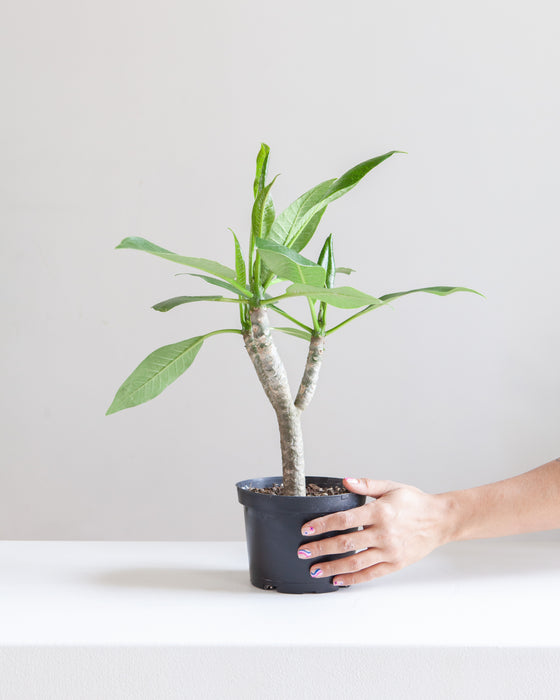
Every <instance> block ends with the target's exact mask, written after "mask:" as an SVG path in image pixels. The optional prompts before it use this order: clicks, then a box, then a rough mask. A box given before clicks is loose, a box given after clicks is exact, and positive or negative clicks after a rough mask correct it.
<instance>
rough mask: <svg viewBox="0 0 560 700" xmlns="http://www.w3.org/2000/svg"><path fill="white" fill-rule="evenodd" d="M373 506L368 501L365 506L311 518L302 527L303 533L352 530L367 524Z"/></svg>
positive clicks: (307, 534)
mask: <svg viewBox="0 0 560 700" xmlns="http://www.w3.org/2000/svg"><path fill="white" fill-rule="evenodd" d="M371 506H372V504H371V503H366V504H365V506H358V508H351V509H350V510H342V511H339V512H337V513H332V514H331V515H324V516H323V517H322V518H316V519H315V520H310V521H309V522H308V523H305V525H304V526H303V527H302V528H301V534H302V535H305V536H310V535H321V534H323V533H324V532H334V531H335V530H350V528H353V527H361V526H362V525H367V524H369V521H370V519H371Z"/></svg>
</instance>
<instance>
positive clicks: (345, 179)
mask: <svg viewBox="0 0 560 700" xmlns="http://www.w3.org/2000/svg"><path fill="white" fill-rule="evenodd" d="M395 153H402V151H389V152H388V153H384V154H383V155H381V156H376V157H375V158H370V159H369V160H365V161H364V162H363V163H359V164H358V165H355V166H354V167H353V168H350V170H347V171H346V172H345V173H344V174H343V175H341V176H340V177H339V178H338V179H337V180H335V181H334V182H333V183H332V184H331V185H330V187H329V188H328V189H327V190H326V191H325V192H324V193H323V195H322V197H320V198H319V200H318V201H317V202H316V203H315V204H314V205H313V206H311V207H309V208H307V209H306V210H305V211H304V212H299V213H298V215H297V216H296V218H295V220H294V222H293V224H292V226H291V230H290V234H289V236H288V238H287V240H285V241H283V243H284V244H285V245H287V246H288V247H289V248H295V249H296V250H298V249H299V250H301V248H300V247H299V242H298V239H299V237H300V236H301V235H303V233H304V231H305V230H306V227H307V225H308V224H309V222H310V221H311V220H312V219H313V217H314V216H315V215H316V214H317V213H318V212H319V211H321V210H324V208H325V207H326V206H327V205H328V204H330V203H331V202H333V201H334V200H335V199H338V198H339V197H342V196H343V195H345V194H346V193H347V192H349V191H350V190H351V189H352V188H353V187H355V186H356V185H357V184H358V182H360V180H362V178H364V177H365V176H366V175H367V174H368V173H369V172H370V171H371V170H373V169H374V168H376V167H377V166H378V165H380V164H381V163H383V161H385V160H387V158H390V157H391V156H392V155H394V154H395ZM322 184H325V183H322ZM318 187H321V185H318Z"/></svg>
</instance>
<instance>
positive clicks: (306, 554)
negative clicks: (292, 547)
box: [297, 549, 311, 559]
mask: <svg viewBox="0 0 560 700" xmlns="http://www.w3.org/2000/svg"><path fill="white" fill-rule="evenodd" d="M297 555H298V557H299V558H300V559H309V558H310V557H311V550H310V549H298V553H297Z"/></svg>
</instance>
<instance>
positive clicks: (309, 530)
mask: <svg viewBox="0 0 560 700" xmlns="http://www.w3.org/2000/svg"><path fill="white" fill-rule="evenodd" d="M314 532H315V528H314V527H306V528H305V530H304V531H303V534H304V535H312V534H313V533H314Z"/></svg>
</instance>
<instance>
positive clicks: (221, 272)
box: [117, 236, 235, 280]
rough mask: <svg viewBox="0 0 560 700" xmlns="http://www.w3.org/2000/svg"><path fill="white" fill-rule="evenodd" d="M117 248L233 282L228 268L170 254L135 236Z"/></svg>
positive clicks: (204, 259)
mask: <svg viewBox="0 0 560 700" xmlns="http://www.w3.org/2000/svg"><path fill="white" fill-rule="evenodd" d="M117 248H129V249H130V250H142V251H144V252H145V253H151V255H157V256H158V257H160V258H164V259H165V260H171V261H172V262H176V263H180V264H181V265H188V266H189V267H194V268H196V269H197V270H204V272H210V273H211V274H213V275H216V277H221V278H222V279H225V280H235V271H234V270H232V269H231V268H230V267H226V266H225V265H222V264H220V263H219V262H216V261H215V260H206V258H187V257H185V256H184V255H177V254H176V253H172V252H171V251H169V250H166V249H165V248H161V247H160V246H158V245H155V243H150V241H147V240H146V239H145V238H139V237H137V236H130V237H129V238H125V239H124V240H122V241H121V242H120V243H119V245H118V246H117Z"/></svg>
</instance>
